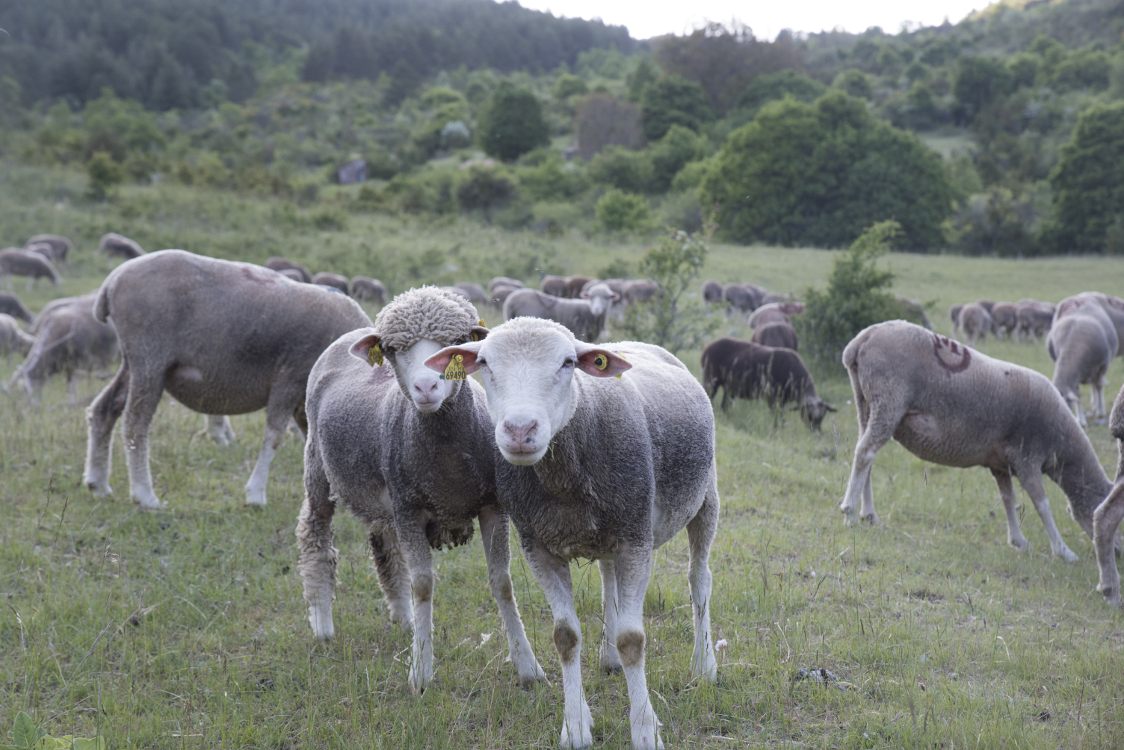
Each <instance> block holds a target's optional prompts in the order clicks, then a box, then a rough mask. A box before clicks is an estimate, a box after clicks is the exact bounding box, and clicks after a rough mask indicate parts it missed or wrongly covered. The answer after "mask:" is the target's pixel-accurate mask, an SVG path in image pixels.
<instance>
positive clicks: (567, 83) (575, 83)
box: [550, 73, 589, 101]
mask: <svg viewBox="0 0 1124 750" xmlns="http://www.w3.org/2000/svg"><path fill="white" fill-rule="evenodd" d="M550 93H551V95H552V96H554V98H555V99H557V100H559V101H565V100H566V99H569V98H570V97H571V96H584V95H585V94H588V93H589V86H587V85H586V84H585V81H584V80H582V79H581V78H579V77H577V76H575V75H570V74H569V73H564V74H562V75H560V76H558V80H557V81H555V82H554V87H553V88H552V89H551V90H550Z"/></svg>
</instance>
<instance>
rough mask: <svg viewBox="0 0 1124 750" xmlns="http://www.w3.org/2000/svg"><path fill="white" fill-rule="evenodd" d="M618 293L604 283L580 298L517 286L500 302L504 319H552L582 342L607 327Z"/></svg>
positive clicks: (590, 289) (590, 339)
mask: <svg viewBox="0 0 1124 750" xmlns="http://www.w3.org/2000/svg"><path fill="white" fill-rule="evenodd" d="M620 298H621V295H620V294H618V293H617V292H614V291H613V290H612V289H610V288H609V286H608V285H607V284H594V285H593V286H592V287H590V288H589V289H587V290H585V291H583V292H581V298H580V299H564V298H561V297H555V296H552V295H550V294H547V293H546V292H540V291H537V290H535V289H517V290H515V291H514V292H512V293H511V294H510V295H508V297H507V299H506V300H504V303H503V319H504V320H505V321H506V320H511V319H512V318H519V317H531V318H542V319H543V320H553V321H555V322H557V323H561V324H562V325H563V326H565V327H566V328H568V329H569V330H570V331H571V332H572V333H573V334H574V335H575V336H577V337H578V338H579V339H580V340H582V341H586V342H589V341H596V340H597V338H598V336H600V335H601V331H602V330H603V329H604V328H605V327H606V324H607V321H608V318H609V313H610V311H611V310H612V308H613V303H614V302H616V301H618V300H619V299H620Z"/></svg>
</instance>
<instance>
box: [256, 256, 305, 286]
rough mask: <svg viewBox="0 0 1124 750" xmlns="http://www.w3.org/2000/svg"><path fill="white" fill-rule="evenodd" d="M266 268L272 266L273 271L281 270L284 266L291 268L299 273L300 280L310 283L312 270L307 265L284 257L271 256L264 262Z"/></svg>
mask: <svg viewBox="0 0 1124 750" xmlns="http://www.w3.org/2000/svg"><path fill="white" fill-rule="evenodd" d="M264 265H265V267H266V268H272V269H273V270H274V271H283V270H285V269H286V268H291V269H293V270H294V271H297V272H298V273H300V275H301V281H303V282H304V283H306V284H311V283H312V272H311V271H309V270H308V266H306V265H303V264H301V263H295V262H293V261H291V260H286V259H285V258H279V257H277V256H276V255H274V256H273V257H272V258H270V259H269V260H267V261H266V262H265V263H264Z"/></svg>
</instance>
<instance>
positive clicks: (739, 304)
mask: <svg viewBox="0 0 1124 750" xmlns="http://www.w3.org/2000/svg"><path fill="white" fill-rule="evenodd" d="M764 296H765V290H764V289H762V288H761V287H758V286H755V285H754V284H727V285H726V286H724V287H722V299H724V300H726V304H727V307H726V316H727V317H729V315H730V313H731V312H733V311H734V310H737V311H738V312H741V313H744V314H749V313H751V312H753V311H754V310H756V309H757V308H758V307H759V306H760V305H761V298H762V297H764Z"/></svg>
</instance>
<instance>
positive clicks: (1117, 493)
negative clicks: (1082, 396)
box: [1093, 387, 1124, 607]
mask: <svg viewBox="0 0 1124 750" xmlns="http://www.w3.org/2000/svg"><path fill="white" fill-rule="evenodd" d="M1108 429H1109V432H1111V433H1112V436H1113V437H1114V438H1116V452H1117V464H1116V480H1115V482H1114V483H1113V486H1112V489H1111V490H1110V491H1109V493H1108V495H1107V497H1105V499H1104V502H1102V503H1101V504H1100V505H1099V506H1098V507H1097V509H1096V511H1095V512H1094V513H1093V549H1094V550H1095V551H1096V555H1097V567H1098V568H1099V569H1100V581H1099V582H1098V583H1097V591H1099V592H1101V594H1103V595H1104V598H1105V601H1106V602H1108V603H1109V604H1111V605H1113V606H1116V607H1119V606H1120V604H1121V600H1120V573H1119V571H1117V569H1116V560H1115V555H1114V553H1115V552H1118V551H1119V550H1120V533H1119V532H1120V522H1121V520H1124V387H1121V389H1120V392H1119V393H1117V394H1116V401H1115V402H1114V403H1113V405H1112V414H1111V416H1110V417H1109V419H1108Z"/></svg>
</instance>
